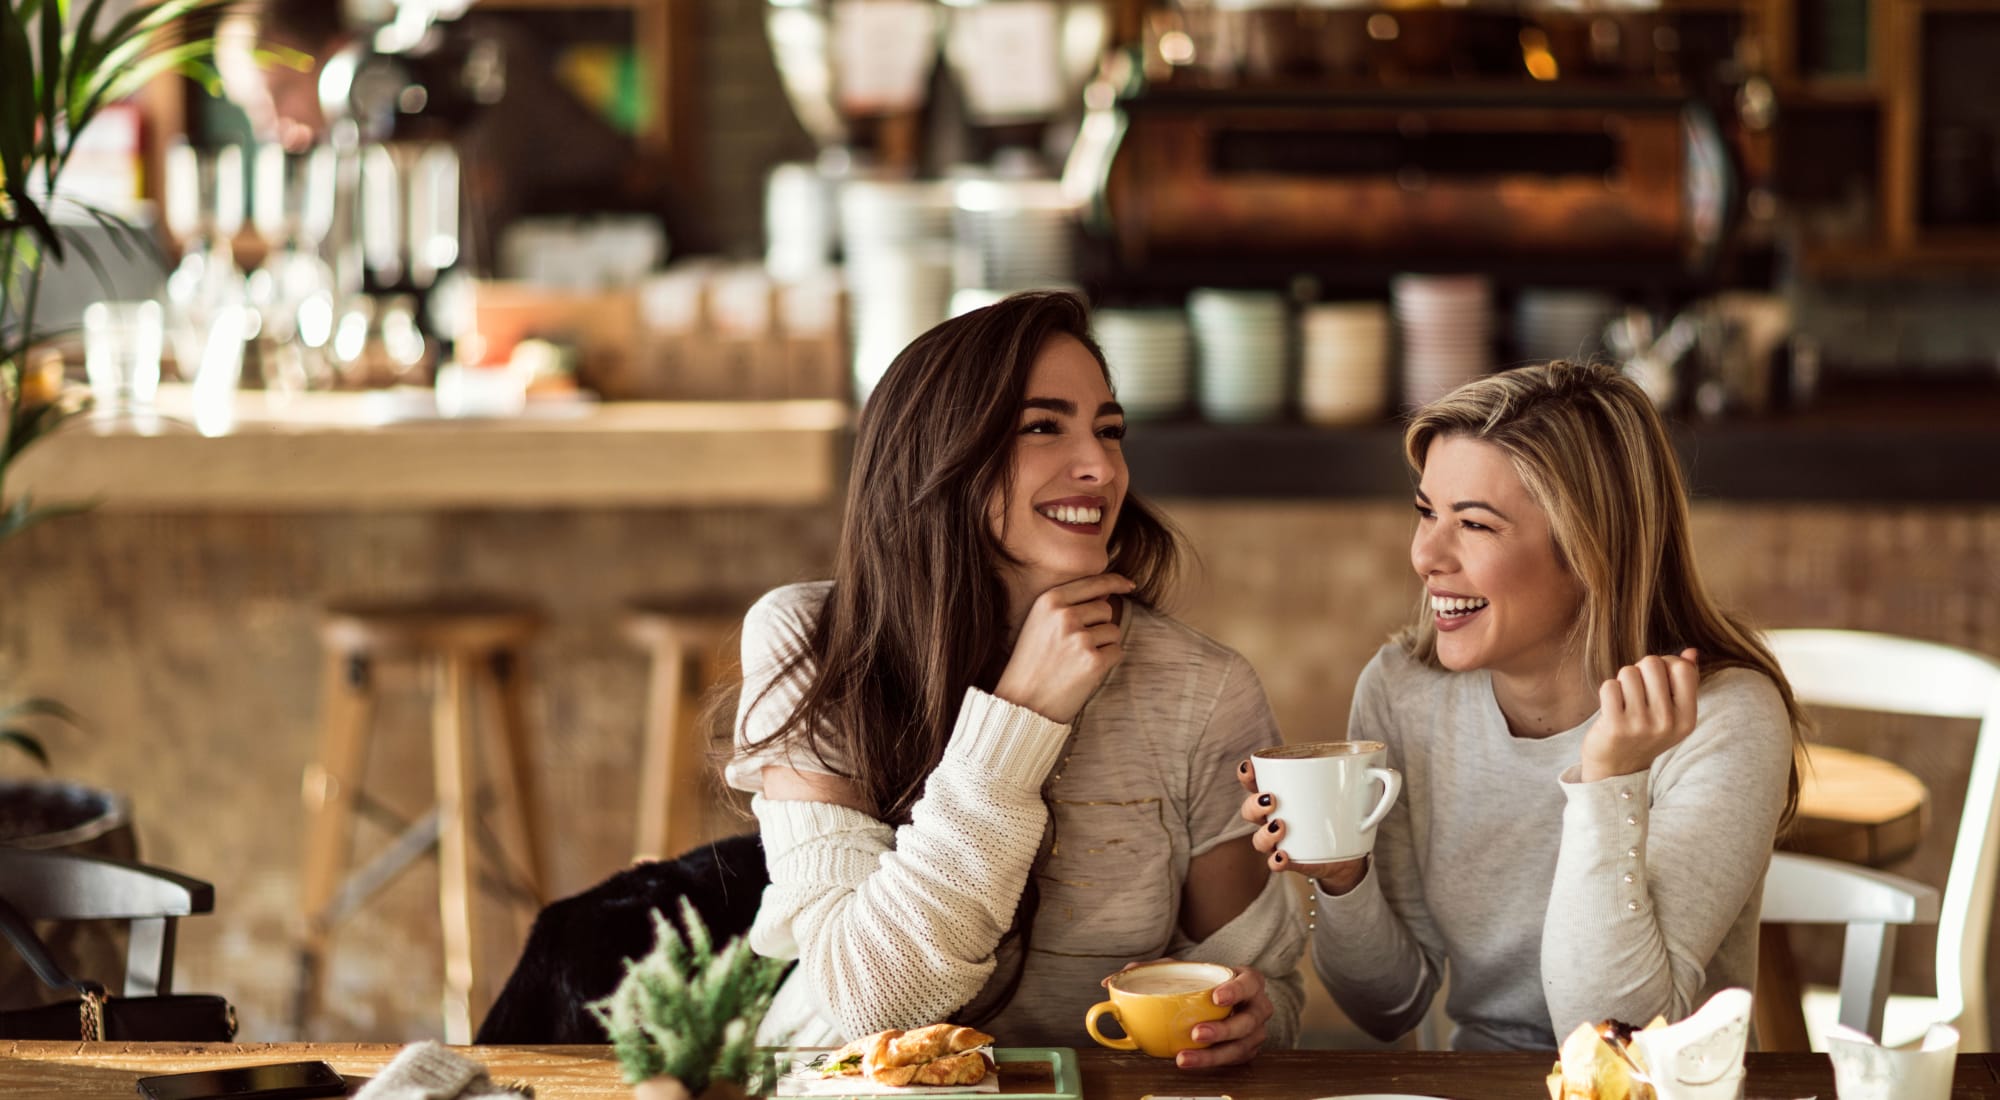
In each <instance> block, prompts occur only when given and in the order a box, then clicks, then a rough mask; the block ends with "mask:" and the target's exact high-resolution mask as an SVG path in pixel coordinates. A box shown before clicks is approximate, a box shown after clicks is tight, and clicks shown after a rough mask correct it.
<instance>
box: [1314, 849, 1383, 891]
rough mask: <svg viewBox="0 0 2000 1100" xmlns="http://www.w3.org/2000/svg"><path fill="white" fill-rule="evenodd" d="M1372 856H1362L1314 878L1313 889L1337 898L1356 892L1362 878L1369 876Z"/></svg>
mask: <svg viewBox="0 0 2000 1100" xmlns="http://www.w3.org/2000/svg"><path fill="white" fill-rule="evenodd" d="M1372 858H1373V857H1372V856H1362V857H1361V858H1360V859H1358V860H1355V861H1353V862H1352V863H1346V864H1342V865H1341V866H1339V867H1336V868H1333V869H1332V870H1329V871H1328V872H1327V873H1326V874H1323V875H1318V876H1315V877H1314V878H1313V889H1315V890H1318V891H1319V892H1320V895H1321V896H1322V897H1329V898H1337V897H1341V896H1342V895H1345V894H1351V893H1353V892H1354V888H1355V887H1357V886H1359V885H1361V880H1362V879H1365V878H1367V877H1368V861H1369V860H1370V859H1372Z"/></svg>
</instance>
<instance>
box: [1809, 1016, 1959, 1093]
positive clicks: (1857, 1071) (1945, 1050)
mask: <svg viewBox="0 0 2000 1100" xmlns="http://www.w3.org/2000/svg"><path fill="white" fill-rule="evenodd" d="M1826 1056H1827V1057H1828V1058H1829V1059H1831V1060H1832V1061H1833V1083H1834V1090H1835V1091H1836V1092H1838V1093H1839V1094H1840V1100H1946V1098H1947V1097H1949V1096H1950V1095H1951V1078H1952V1071H1953V1069H1954V1068H1955V1066H1956V1063H1957V1060H1958V1029H1957V1028H1955V1027H1952V1026H1951V1025H1950V1024H1932V1025H1931V1027H1930V1030H1929V1031H1926V1032H1924V1037H1923V1038H1922V1039H1921V1040H1919V1041H1918V1042H1916V1043H1912V1044H1910V1045H1909V1046H1902V1047H1885V1046H1881V1045H1880V1044H1878V1043H1876V1042H1875V1039H1874V1037H1873V1036H1871V1035H1869V1034H1867V1033H1866V1032H1862V1031H1857V1030H1855V1029H1854V1028H1851V1027H1845V1026H1841V1025H1835V1026H1834V1027H1833V1028H1831V1029H1829V1030H1828V1031H1827V1033H1826Z"/></svg>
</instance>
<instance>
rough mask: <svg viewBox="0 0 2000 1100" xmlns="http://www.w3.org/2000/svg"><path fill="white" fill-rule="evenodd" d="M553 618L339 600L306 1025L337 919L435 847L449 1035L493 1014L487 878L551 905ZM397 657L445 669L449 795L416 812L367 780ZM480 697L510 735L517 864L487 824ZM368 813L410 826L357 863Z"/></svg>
mask: <svg viewBox="0 0 2000 1100" xmlns="http://www.w3.org/2000/svg"><path fill="white" fill-rule="evenodd" d="M540 625H541V619H540V616H539V615H538V614H536V613H535V612H534V611H533V610H532V609H530V608H528V607H525V606H523V605H521V604H519V603H515V602H511V601H507V600H504V599H499V598H486V597H462V598H456V599H446V600H433V601H412V602H403V603H348V604H336V605H333V606H330V607H328V609H327V611H326V615H325V618H324V619H323V621H322V625H321V629H320V637H321V642H322V644H323V645H324V647H325V651H326V660H327V665H326V685H325V702H324V710H323V713H322V716H321V721H322V729H321V735H320V736H321V740H320V754H319V759H318V760H317V761H315V762H314V763H312V764H311V765H309V766H308V767H307V768H306V774H305V808H306V848H305V871H304V890H303V898H302V904H301V910H302V914H303V916H304V918H305V937H304V946H303V949H302V952H301V957H300V972H301V973H300V984H299V998H298V1002H297V1004H296V1006H295V1011H294V1015H295V1021H294V1022H295V1024H296V1025H297V1026H298V1028H299V1029H300V1032H301V1034H303V1031H304V1027H305V1025H306V1022H307V1021H308V1020H309V1019H310V1018H311V1016H312V1014H313V1013H314V1012H315V1011H316V1010H317V1009H318V998H319V996H320V992H321V985H322V981H323V979H324V976H325V973H324V971H325V966H326V958H327V952H328V940H329V938H330V936H331V934H332V932H333V929H334V928H335V927H336V926H337V925H338V924H339V923H340V922H341V921H342V920H343V919H345V918H346V917H347V916H348V915H350V914H351V913H353V912H354V911H355V910H356V909H358V908H360V907H361V905H363V904H364V903H366V902H367V900H368V899H369V897H371V896H372V895H374V894H375V893H376V892H377V891H379V890H380V889H382V888H383V887H384V886H387V885H388V884H389V883H390V881H392V880H393V879H394V878H395V877H396V876H397V875H398V874H400V873H401V872H402V871H403V870H404V869H405V868H407V867H408V866H410V864H411V863H413V862H415V861H416V860H417V859H419V858H421V857H423V856H424V855H426V854H428V853H429V852H430V851H431V850H432V849H435V850H436V851H437V855H438V914H439V918H440V921H441V922H442V931H443V942H444V970H445V972H444V1029H445V1041H446V1042H450V1043H470V1042H471V1041H472V1013H473V1012H474V1011H475V1010H479V1011H483V1010H484V1008H485V1006H486V1005H487V1003H488V1002H489V1001H490V999H491V998H490V997H489V996H488V990H487V988H486V981H485V979H486V978H487V975H484V974H481V973H480V972H479V968H478V967H477V965H476V961H475V960H476V955H475V952H476V950H477V947H478V944H479V942H480V939H479V907H478V905H477V904H476V901H477V888H478V887H479V886H480V885H487V886H489V887H497V889H498V892H500V893H502V894H503V896H505V897H506V898H507V900H509V901H511V902H515V903H517V904H519V905H522V906H525V907H527V911H528V912H529V913H530V914H532V913H533V912H535V911H536V910H538V909H539V908H540V907H541V906H543V905H545V904H546V903H547V902H548V897H547V883H548V877H547V874H546V873H545V866H544V863H543V856H542V846H543V843H544V836H543V832H542V816H541V805H540V797H539V794H538V792H537V790H536V781H535V771H534V766H533V759H534V754H533V746H532V744H531V743H530V740H529V733H528V726H527V719H526V708H525V707H524V705H523V700H522V684H523V679H524V673H523V668H522V652H523V650H524V649H525V648H526V646H527V645H528V643H529V642H530V641H531V640H532V639H533V638H534V637H535V635H536V633H537V632H538V631H539V629H540ZM390 661H409V662H421V663H422V664H424V665H426V666H428V668H427V672H428V674H429V675H430V676H431V677H432V680H433V686H432V689H431V691H432V694H431V759H432V764H433V768H434V779H435V787H436V792H437V793H436V798H437V801H436V805H435V806H434V807H433V808H432V809H431V810H430V811H429V812H428V813H426V814H425V815H423V816H422V817H421V818H419V819H418V820H416V821H415V822H408V821H404V820H401V819H400V818H398V817H396V816H395V815H393V814H391V813H389V812H388V811H387V810H385V809H384V808H382V807H381V806H380V805H379V804H378V803H376V802H374V801H373V800H371V799H369V798H368V797H367V794H366V792H365V791H364V790H363V781H364V774H365V769H366V767H367V760H368V743H369V739H370V737H371V735H372V729H371V722H370V719H371V716H372V712H373V710H374V703H375V696H374V672H375V669H376V666H377V665H379V664H381V663H383V662H390ZM475 699H477V700H479V701H478V702H477V703H475ZM476 708H482V709H484V710H485V711H486V715H487V718H488V728H489V729H490V731H491V733H492V734H496V735H497V740H498V744H497V745H495V744H493V743H492V742H489V743H488V746H487V748H488V750H491V749H494V748H497V749H499V750H500V751H499V753H498V755H499V757H501V758H503V760H504V769H500V770H504V771H505V773H506V779H507V781H508V783H509V784H510V785H511V787H512V793H511V797H504V798H502V799H501V803H502V808H503V809H505V810H507V811H510V812H511V816H512V817H513V819H514V824H515V826H516V827H517V828H518V830H519V835H520V840H521V845H522V851H523V852H524V853H525V859H526V862H527V866H526V867H525V868H515V867H513V866H511V865H510V864H509V861H508V860H507V859H506V858H505V855H504V853H503V852H502V851H500V845H499V841H498V837H497V835H496V834H495V833H493V832H492V831H491V830H487V829H482V828H481V827H480V826H481V820H480V819H481V815H482V811H483V810H484V808H485V803H486V800H488V797H487V796H488V792H487V791H485V790H483V789H482V787H481V785H480V782H479V769H478V766H477V759H476V755H475V750H474V747H473V743H472V739H473V737H474V733H475V725H474V711H475V709H476ZM357 813H363V814H368V815H369V816H371V817H376V818H385V819H388V820H389V821H390V822H391V823H392V826H393V827H395V828H397V829H399V830H400V832H399V834H398V835H397V837H396V839H395V840H393V841H391V842H390V844H389V845H388V846H387V847H386V848H384V849H383V850H382V852H381V853H380V854H378V855H376V856H374V857H372V858H371V859H370V860H369V861H368V862H367V863H366V864H363V865H362V866H360V867H358V868H354V867H351V866H350V859H351V847H352V842H353V827H354V825H355V819H356V815H357ZM475 849H478V850H475Z"/></svg>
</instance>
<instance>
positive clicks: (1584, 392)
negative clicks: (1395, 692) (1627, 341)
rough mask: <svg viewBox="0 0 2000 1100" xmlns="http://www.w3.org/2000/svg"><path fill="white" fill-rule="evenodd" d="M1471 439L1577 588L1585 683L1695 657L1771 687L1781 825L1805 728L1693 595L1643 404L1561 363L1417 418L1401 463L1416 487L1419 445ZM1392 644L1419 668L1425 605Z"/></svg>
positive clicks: (1675, 508)
mask: <svg viewBox="0 0 2000 1100" xmlns="http://www.w3.org/2000/svg"><path fill="white" fill-rule="evenodd" d="M1446 437H1458V438H1464V439H1475V440H1478V441H1480V442H1482V443H1488V444H1491V445H1493V446H1495V447H1498V448H1500V449H1501V450H1502V451H1504V452H1505V453H1506V454H1507V456H1508V458H1509V459H1510V460H1511V462H1512V463H1513V466H1514V471H1515V473H1517V474H1518V475H1520V478H1521V482H1522V484H1523V485H1525V486H1526V487H1527V490H1528V494H1529V495H1530V496H1531V497H1533V498H1534V501H1535V503H1536V504H1537V505H1539V506H1540V507H1541V509H1542V511H1543V512H1545V513H1547V515H1548V517H1549V531H1550V534H1551V535H1552V536H1553V538H1554V541H1555V547H1556V555H1557V557H1558V558H1559V559H1560V560H1561V562H1562V564H1563V567H1564V568H1566V569H1568V570H1569V572H1570V574H1571V575H1572V576H1574V577H1575V578H1576V579H1577V581H1578V583H1579V584H1580V585H1581V586H1582V588H1583V609H1582V612H1581V613H1580V614H1579V615H1578V616H1577V621H1576V624H1575V626H1574V628H1573V630H1572V632H1571V635H1570V638H1569V640H1568V646H1569V651H1570V652H1572V653H1575V654H1578V655H1580V656H1581V657H1582V668H1583V675H1584V677H1585V678H1586V680H1587V681H1588V683H1589V684H1590V685H1591V686H1592V687H1595V686H1596V685H1597V684H1599V683H1601V682H1603V681H1605V680H1608V679H1611V678H1612V677H1613V676H1616V675H1617V673H1618V670H1619V669H1620V668H1623V667H1624V666H1626V665H1629V664H1632V663H1633V662H1635V661H1637V660H1639V659H1640V658H1642V657H1644V656H1646V655H1647V654H1652V653H1679V652H1680V651H1681V650H1682V649H1684V648H1686V647H1688V646H1693V647H1694V648H1695V649H1698V650H1700V651H1701V673H1702V676H1703V678H1704V679H1705V678H1707V677H1708V676H1709V675H1710V674H1711V673H1714V672H1716V671H1719V670H1721V669H1725V668H1750V669H1754V670H1756V671H1758V672H1761V673H1763V674H1764V675H1765V676H1767V677H1769V678H1770V680H1771V682H1772V683H1773V684H1775V685H1777V688H1778V694H1779V695H1780V696H1781V697H1782V698H1783V699H1784V701H1785V710H1786V712H1787V713H1788V714H1789V715H1790V716H1791V723H1792V740H1793V754H1792V755H1793V763H1792V776H1791V782H1790V786H1789V788H1788V790H1787V792H1786V796H1785V820H1786V821H1788V822H1789V821H1790V820H1791V818H1792V815H1793V813H1794V812H1795V811H1796V809H1797V807H1798V795H1799V766H1798V758H1799V756H1800V755H1801V753H1802V752H1803V749H1804V746H1805V734H1806V730H1807V728H1808V726H1807V719H1806V716H1805V714H1804V712H1803V711H1801V710H1800V708H1799V704H1798V701H1797V700H1796V699H1794V698H1793V697H1792V688H1791V685H1790V684H1789V683H1787V682H1786V681H1785V674H1784V672H1783V671H1781V670H1780V669H1779V668H1778V662H1777V659H1776V658H1774V657H1772V656H1771V651H1770V649H1768V648H1767V647H1766V646H1765V645H1764V643H1763V641H1762V640H1761V639H1759V638H1758V637H1757V635H1756V633H1755V632H1754V631H1752V630H1751V629H1750V628H1749V627H1748V626H1746V625H1745V624H1744V623H1743V622H1742V621H1741V620H1739V619H1737V618H1736V617H1735V616H1733V615H1730V614H1728V613H1727V612H1725V611H1723V610H1722V609H1721V608H1720V607H1718V606H1717V605H1716V603H1715V601H1714V600H1713V599H1712V598H1710V596H1709V594H1708V590H1707V589H1706V588H1705V587H1703V586H1702V583H1701V575H1700V573H1699V572H1697V570H1696V568H1695V559H1694V547H1693V543H1692V540H1691V538H1690V536H1689V531H1688V503H1687V487H1686V484H1685V483H1684V482H1683V480H1682V478H1681V471H1680V465H1679V463H1678V462H1677V461H1676V460H1675V458H1674V451H1673V446H1672V444H1671V443H1670V442H1669V440H1668V438H1667V430H1666V426H1665V425H1664V424H1662V423H1661V422H1660V417H1659V415H1658V414H1657V413H1655V412H1654V411H1653V405H1652V402H1651V401H1650V400H1648V399H1647V397H1646V395H1645V393H1644V391H1642V390H1640V389H1639V387H1638V386H1637V385H1635V384H1633V383H1632V382H1631V381H1630V380H1628V379H1626V378H1625V377H1624V376H1623V375H1621V374H1619V373H1618V372H1617V371H1616V370H1615V369H1613V368H1611V367H1609V366H1604V365H1601V364H1578V363H1567V362H1563V361H1561V360H1557V361H1555V362H1551V363H1547V364H1544V365H1541V366H1528V367H1518V368H1516V369H1514V370H1510V371H1505V372H1503V373H1500V374H1495V375H1491V376H1489V377H1486V378H1481V379H1479V380H1477V381H1474V382H1469V383H1467V384H1466V385H1463V386H1460V387H1459V388H1457V389H1455V390H1453V391H1452V392H1451V393H1449V394H1447V395H1445V396H1444V397H1443V398H1440V399H1439V400H1437V401H1434V402H1432V403H1431V404H1429V405H1426V406H1424V407H1423V408H1422V409H1420V410H1418V411H1417V413H1416V415H1415V417H1414V418H1413V419H1412V420H1411V421H1410V426H1409V429H1408V430H1407V431H1405V432H1404V433H1403V454H1404V457H1405V458H1407V459H1408V460H1409V463H1410V467H1411V468H1412V469H1413V470H1415V471H1416V472H1417V473H1418V474H1419V475H1421V474H1422V473H1423V470H1424V459H1425V457H1426V456H1427V455H1428V454H1429V453H1430V448H1431V444H1432V443H1435V442H1436V441H1438V440H1439V439H1443V438H1446ZM1396 640H1397V641H1398V642H1400V643H1401V644H1402V646H1403V649H1404V650H1405V651H1406V652H1407V653H1409V655H1410V656H1411V657H1412V658H1414V659H1416V660H1419V661H1422V662H1424V663H1426V664H1428V665H1430V666H1432V667H1434V668H1435V667H1441V666H1439V664H1438V657H1437V627H1436V626H1435V625H1434V623H1433V620H1432V618H1431V615H1430V611H1429V605H1428V603H1427V602H1422V601H1420V606H1419V608H1418V611H1417V615H1416V618H1415V621H1414V622H1413V623H1412V625H1411V626H1410V627H1408V628H1407V629H1405V630H1403V631H1402V632H1400V633H1399V634H1398V635H1397V637H1396Z"/></svg>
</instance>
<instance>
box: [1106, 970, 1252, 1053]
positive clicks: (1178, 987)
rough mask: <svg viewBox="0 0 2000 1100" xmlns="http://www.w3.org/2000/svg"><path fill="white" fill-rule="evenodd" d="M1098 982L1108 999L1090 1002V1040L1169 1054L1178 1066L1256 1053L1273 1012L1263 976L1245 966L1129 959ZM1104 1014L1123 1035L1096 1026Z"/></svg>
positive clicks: (1110, 1045)
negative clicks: (1122, 1031)
mask: <svg viewBox="0 0 2000 1100" xmlns="http://www.w3.org/2000/svg"><path fill="white" fill-rule="evenodd" d="M1103 984H1104V988H1105V989H1107V990H1109V991H1110V993H1111V999H1110V1000H1108V1001H1104V1002H1102V1003H1100V1004H1098V1005H1095V1006H1093V1007H1092V1008H1091V1010H1090V1013H1089V1015H1088V1016H1087V1017H1086V1018H1085V1020H1084V1026H1085V1027H1086V1028H1087V1029H1088V1030H1089V1031H1090V1037H1091V1038H1093V1039H1095V1040H1097V1041H1098V1042H1099V1043H1101V1044H1103V1045H1105V1046H1107V1047H1111V1048H1112V1049H1114V1050H1143V1051H1145V1052H1146V1053H1147V1054H1150V1055H1152V1056H1153V1057H1155V1058H1172V1059H1173V1060H1174V1065H1176V1066H1178V1067H1179V1068H1181V1069H1210V1068H1213V1067H1216V1066H1233V1065H1240V1064H1242V1063H1244V1062H1248V1061H1250V1060H1251V1059H1252V1058H1255V1057H1256V1056H1257V1052H1258V1051H1260V1050H1262V1049H1263V1047H1264V1041H1265V1039H1267V1038H1269V1032H1268V1030H1267V1029H1268V1025H1269V1023H1270V1020H1271V1016H1272V1015H1273V1014H1274V1013H1275V1012H1276V1011H1277V1007H1276V1006H1275V1005H1273V1004H1272V1003H1271V995H1270V993H1269V992H1268V991H1267V990H1266V983H1265V981H1264V975H1263V973H1262V972H1260V971H1259V970H1257V969H1256V968H1255V967H1250V966H1233V967H1232V966H1223V965H1221V964H1218V963H1188V962H1180V961H1177V960H1174V959H1156V960H1154V961H1153V962H1149V963H1127V964H1126V966H1125V968H1124V969H1123V970H1120V971H1119V972H1118V973H1116V974H1113V975H1111V976H1110V977H1107V978H1105V979H1104V983H1103ZM1105 1016H1110V1017H1112V1018H1114V1019H1116V1020H1117V1021H1118V1023H1119V1026H1120V1027H1122V1028H1123V1029H1124V1031H1125V1037H1124V1038H1117V1037H1111V1036H1106V1035H1105V1034H1104V1033H1103V1032H1102V1031H1101V1030H1099V1021H1100V1020H1101V1019H1102V1018H1103V1017H1105Z"/></svg>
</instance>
